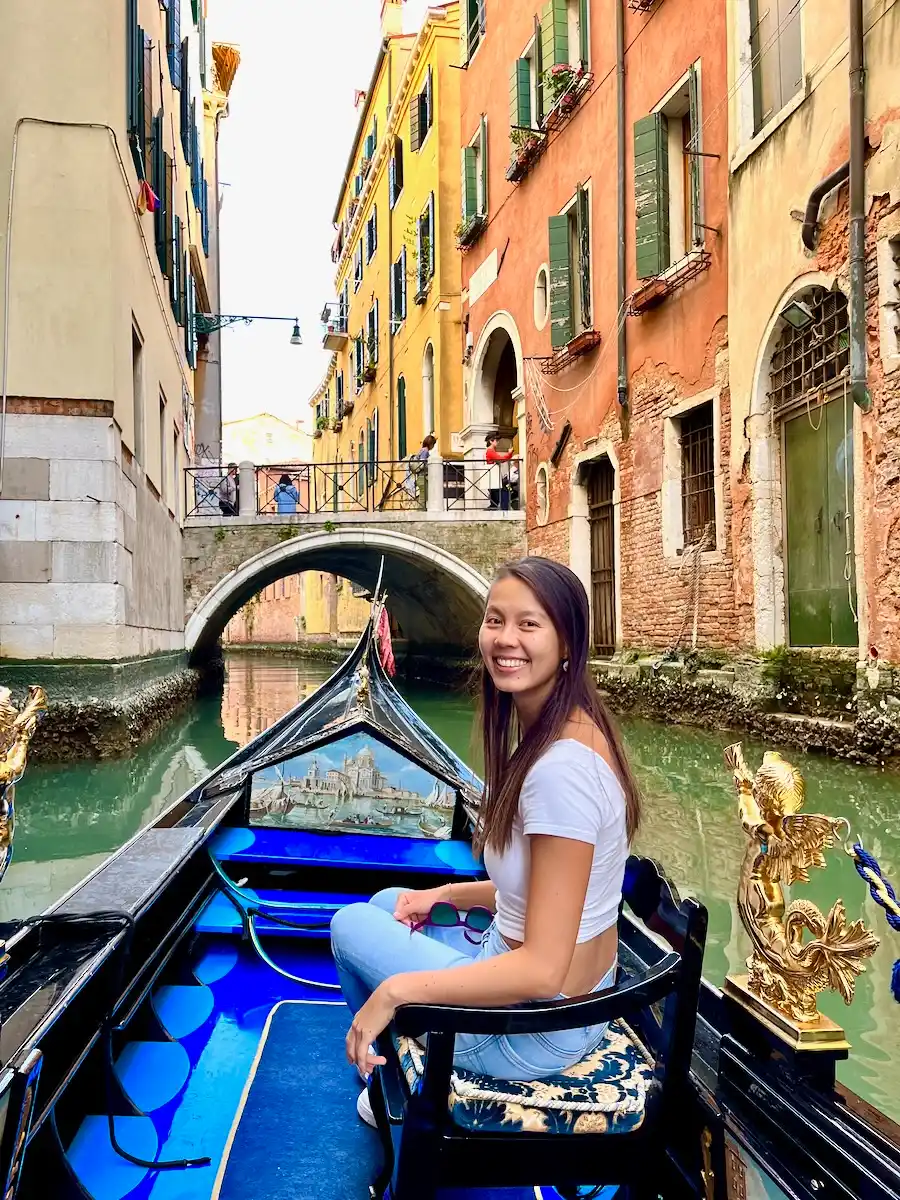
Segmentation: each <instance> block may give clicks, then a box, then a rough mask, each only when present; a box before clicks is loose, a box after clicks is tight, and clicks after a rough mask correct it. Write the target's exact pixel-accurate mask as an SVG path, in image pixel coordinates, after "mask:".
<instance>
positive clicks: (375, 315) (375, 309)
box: [372, 299, 378, 362]
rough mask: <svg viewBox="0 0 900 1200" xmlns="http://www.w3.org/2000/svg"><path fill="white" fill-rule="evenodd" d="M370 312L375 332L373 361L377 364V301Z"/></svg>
mask: <svg viewBox="0 0 900 1200" xmlns="http://www.w3.org/2000/svg"><path fill="white" fill-rule="evenodd" d="M372 312H373V313H374V320H373V329H374V332H375V361H376V362H378V300H377V299H376V301H375V305H374V307H373V309H372Z"/></svg>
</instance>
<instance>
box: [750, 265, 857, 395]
mask: <svg viewBox="0 0 900 1200" xmlns="http://www.w3.org/2000/svg"><path fill="white" fill-rule="evenodd" d="M802 303H803V304H804V305H805V307H806V308H807V309H808V310H809V314H810V316H811V320H810V321H809V322H808V324H806V325H805V326H804V327H803V328H802V329H797V328H796V327H795V326H794V325H790V324H788V325H786V327H785V330H784V332H783V333H782V335H781V337H780V338H779V340H778V345H777V346H776V347H775V350H774V353H773V354H772V364H771V368H770V371H769V399H770V400H771V402H772V409H773V411H774V412H775V413H776V414H779V413H783V412H786V411H787V410H789V409H792V408H796V407H799V406H800V405H801V404H803V403H806V402H807V400H808V399H809V398H810V397H811V396H812V395H814V394H815V393H817V392H818V391H819V390H820V389H821V390H824V391H826V392H827V391H830V390H832V389H833V388H834V387H835V386H836V385H837V383H838V382H839V381H840V378H841V375H842V373H843V371H844V370H846V369H847V367H849V365H850V328H849V315H848V310H847V297H846V296H845V295H844V293H843V292H841V291H834V292H826V291H825V289H824V288H814V289H813V291H812V292H810V293H808V294H807V295H806V296H804V297H803V300H802Z"/></svg>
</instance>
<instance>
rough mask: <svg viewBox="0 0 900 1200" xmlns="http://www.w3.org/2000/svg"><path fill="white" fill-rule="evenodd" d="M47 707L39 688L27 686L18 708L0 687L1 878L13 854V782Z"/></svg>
mask: <svg viewBox="0 0 900 1200" xmlns="http://www.w3.org/2000/svg"><path fill="white" fill-rule="evenodd" d="M46 710H47V696H46V694H45V692H44V689H43V688H41V687H31V688H29V689H28V698H27V699H26V701H25V703H24V704H23V705H22V709H21V711H19V710H18V709H17V708H16V706H15V705H14V704H13V702H12V699H11V698H10V691H9V688H5V687H4V688H0V880H2V879H3V876H4V875H5V874H6V868H7V867H8V866H9V862H10V859H11V857H12V842H13V836H14V834H15V827H16V812H15V804H14V796H15V790H16V782H17V781H18V780H19V779H21V777H22V772H23V771H24V770H25V760H26V758H27V757H28V745H29V742H30V741H31V739H32V737H33V736H34V731H35V730H36V729H37V727H38V722H39V721H40V719H41V717H42V716H43V715H44V713H45V712H46Z"/></svg>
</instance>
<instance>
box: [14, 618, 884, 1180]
mask: <svg viewBox="0 0 900 1200" xmlns="http://www.w3.org/2000/svg"><path fill="white" fill-rule="evenodd" d="M382 613H383V606H382V602H381V600H380V599H378V598H376V600H375V602H374V605H373V613H372V618H371V619H370V622H369V624H368V626H367V628H366V630H365V631H364V633H363V635H362V637H361V638H360V641H359V643H358V644H357V646H356V648H355V650H354V651H353V653H352V654H351V655H350V656H349V658H348V659H347V660H346V661H345V662H344V663H343V664H342V665H341V666H340V668H339V669H338V670H337V671H336V672H335V674H334V675H333V676H332V677H331V679H330V680H328V682H326V683H325V684H324V685H323V686H322V687H321V688H320V689H319V690H318V691H317V692H316V693H315V694H314V695H313V696H311V697H310V698H308V699H307V700H305V701H304V702H303V703H301V704H300V705H299V706H297V707H296V708H295V709H294V710H292V711H291V712H289V713H288V714H286V715H285V716H284V717H283V718H281V719H280V720H279V721H277V722H276V723H275V724H274V725H273V726H272V727H271V728H269V729H268V730H266V731H265V732H264V733H262V734H261V735H260V736H258V737H257V738H255V739H254V740H253V741H252V742H250V743H249V744H248V745H246V746H245V747H243V748H242V749H240V750H238V751H237V752H236V753H235V754H234V755H233V756H232V757H231V758H230V759H228V760H227V761H226V762H225V763H224V764H222V765H221V766H220V767H219V768H217V769H216V770H214V771H213V772H212V773H211V774H209V775H208V776H207V777H206V778H205V779H203V780H202V781H200V782H199V783H197V785H196V786H195V787H193V788H192V789H191V790H190V791H189V792H188V793H187V794H186V795H185V796H184V797H183V798H182V799H181V800H180V801H179V802H178V803H176V804H175V805H174V806H173V807H171V808H170V809H169V810H168V811H167V812H165V813H164V814H163V815H162V816H161V817H160V818H159V819H158V820H156V821H155V822H154V823H153V824H152V825H151V826H150V827H148V828H146V829H144V830H143V831H142V832H140V833H139V834H138V835H136V836H135V837H134V838H132V839H131V840H130V841H129V842H128V843H127V844H126V845H125V846H123V847H122V849H121V850H119V851H118V852H117V853H116V854H114V855H112V856H111V857H110V858H109V859H108V860H107V861H106V862H104V863H103V864H102V865H101V866H100V867H99V868H97V869H96V870H95V871H93V872H92V873H91V874H90V875H88V877H87V878H86V879H85V880H83V881H82V882H81V883H80V884H79V885H78V886H77V887H75V888H74V889H73V890H72V891H71V892H70V893H69V894H68V895H66V896H65V897H63V898H62V899H61V900H60V901H59V902H58V903H57V904H55V905H54V906H53V907H52V908H51V909H49V910H48V911H47V912H45V913H44V914H42V915H41V916H39V917H37V918H35V919H33V920H29V921H25V922H19V923H16V924H14V925H7V926H5V927H3V928H2V931H0V936H2V938H3V962H4V968H3V970H4V974H3V977H2V982H0V1062H2V1068H0V1101H2V1103H0V1183H2V1191H0V1196H2V1197H3V1200H15V1197H20V1198H21V1200H76V1198H79V1200H84V1198H86V1197H89V1198H91V1200H176V1198H182V1197H184V1198H186V1197H192V1198H197V1200H214V1198H216V1200H236V1198H237V1197H253V1198H254V1200H286V1198H287V1197H291V1198H293V1200H353V1198H354V1197H359V1198H360V1200H364V1198H365V1197H384V1196H388V1195H390V1196H391V1197H393V1200H431V1197H433V1196H438V1195H440V1196H441V1197H443V1200H463V1198H470V1200H501V1198H505V1200H540V1198H543V1200H551V1198H555V1200H558V1198H565V1200H573V1198H575V1197H587V1196H595V1197H600V1196H602V1197H603V1198H604V1200H612V1198H613V1197H614V1196H616V1195H619V1196H621V1197H622V1198H623V1200H624V1198H625V1197H626V1196H634V1197H640V1198H644V1197H651V1196H652V1197H655V1196H658V1195H659V1196H662V1197H665V1200H670V1198H672V1200H675V1198H676V1197H678V1198H680V1197H699V1198H701V1200H725V1198H726V1197H728V1198H734V1200H737V1198H738V1197H741V1198H743V1197H746V1198H753V1200H756V1198H761V1197H772V1198H777V1197H781V1196H785V1197H790V1198H792V1200H793V1198H796V1200H831V1198H832V1197H833V1198H835V1200H837V1198H838V1197H841V1198H844V1197H861V1198H865V1200H882V1198H884V1200H887V1198H889V1197H896V1196H898V1195H900V1130H898V1129H897V1128H896V1127H895V1126H894V1125H893V1124H892V1123H891V1122H890V1121H889V1120H888V1119H887V1118H886V1117H885V1116H884V1115H883V1114H880V1113H878V1112H877V1111H875V1110H874V1109H872V1108H871V1107H869V1106H868V1105H867V1104H865V1103H864V1102H863V1101H861V1100H860V1099H858V1098H857V1097H855V1096H853V1095H852V1094H850V1093H849V1092H847V1091H846V1090H845V1089H843V1088H842V1087H840V1086H838V1085H837V1083H836V1080H835V1063H836V1062H837V1061H838V1060H839V1059H840V1058H841V1057H843V1056H846V1054H847V1053H848V1050H847V1047H846V1044H845V1043H843V1042H842V1041H841V1038H840V1036H839V1032H840V1031H837V1033H835V1032H834V1030H833V1029H825V1028H824V1026H823V1027H821V1028H820V1027H819V1026H818V1025H817V1026H816V1028H817V1029H818V1036H813V1035H812V1034H810V1033H809V1022H807V1036H799V1037H794V1036H792V1034H791V1022H790V1021H789V1020H788V1019H787V1018H784V1019H782V1020H776V1019H774V1017H773V1010H772V1009H771V1007H770V1006H769V1007H767V1005H766V1004H765V1003H764V1002H763V1001H760V1000H759V998H757V999H756V1000H755V1001H754V999H753V997H752V996H750V995H749V992H748V989H747V986H746V985H740V984H738V985H736V986H733V987H731V988H730V989H729V990H721V989H719V988H717V987H715V986H713V985H712V984H710V983H709V982H707V981H703V980H702V979H701V969H702V954H703V945H704V940H705V924H706V922H705V911H704V910H703V907H702V905H700V904H698V903H697V902H695V901H692V900H689V899H686V900H683V899H681V898H680V897H679V896H678V895H677V893H676V892H675V889H674V888H673V887H672V885H671V884H670V883H669V882H668V881H667V879H666V877H665V874H664V871H663V869H662V867H660V866H659V865H658V864H657V863H655V862H653V861H651V860H649V859H646V858H638V857H632V858H631V859H630V860H629V862H628V868H627V872H626V885H625V903H624V905H623V910H622V914H621V918H620V965H619V979H618V981H617V984H616V987H615V988H614V989H611V990H610V991H609V992H606V993H601V994H600V995H599V997H594V998H593V999H592V1000H591V1001H590V1003H592V1004H594V1005H595V1006H596V1005H598V1004H599V1005H600V1006H601V1007H602V1011H603V1013H604V1014H607V1013H608V1014H610V1015H612V1016H613V1018H614V1019H613V1023H612V1024H611V1026H610V1034H609V1035H608V1045H607V1046H606V1047H605V1051H606V1057H605V1058H604V1059H603V1062H602V1064H600V1065H599V1066H598V1063H596V1062H594V1063H592V1064H588V1065H587V1066H586V1067H585V1069H584V1070H583V1071H581V1073H580V1074H579V1073H578V1072H577V1071H576V1072H575V1074H574V1076H570V1077H568V1078H567V1079H566V1080H564V1081H562V1082H561V1083H559V1084H558V1086H554V1087H550V1088H547V1087H537V1088H535V1087H533V1086H532V1087H531V1089H530V1090H529V1085H516V1084H504V1085H503V1088H505V1089H506V1090H505V1091H504V1090H503V1089H501V1090H500V1092H496V1089H494V1091H492V1090H491V1087H492V1085H491V1081H488V1080H479V1079H478V1078H477V1077H473V1078H462V1077H461V1075H460V1073H453V1072H452V1043H453V1035H454V1031H457V1030H460V1029H472V1028H474V1029H476V1031H477V1030H478V1029H481V1030H484V1031H488V1032H491V1031H501V1030H506V1031H508V1032H515V1031H520V1030H524V1029H544V1030H549V1029H553V1028H558V1027H560V1026H559V1022H560V1021H565V1020H568V1021H570V1023H571V1022H573V1021H574V1022H576V1023H577V1021H578V1020H579V1019H580V1018H579V1014H582V1015H583V1012H584V1007H583V1006H584V1003H585V1002H584V999H583V998H581V999H579V998H575V999H574V1000H571V1001H569V1000H567V1001H556V1002H552V1003H547V1004H535V1005H523V1006H518V1007H516V1008H513V1009H509V1010H483V1011H482V1010H473V1009H453V1008H445V1009H431V1008H426V1007H425V1006H407V1008H405V1009H401V1010H400V1011H399V1012H398V1014H397V1019H396V1022H395V1027H394V1028H393V1029H392V1030H391V1031H389V1032H388V1033H386V1034H385V1035H384V1037H383V1038H382V1039H381V1040H380V1047H379V1048H380V1049H381V1050H382V1051H383V1052H384V1053H385V1055H386V1057H387V1058H388V1064H387V1066H386V1067H384V1068H383V1069H380V1070H379V1071H377V1072H376V1074H375V1076H374V1077H373V1080H372V1083H371V1085H370V1086H371V1093H370V1094H371V1097H372V1105H373V1110H374V1112H375V1114H376V1117H377V1118H378V1130H377V1132H376V1131H374V1130H372V1129H370V1128H369V1127H368V1126H365V1125H363V1124H362V1123H361V1122H359V1121H358V1119H357V1117H356V1113H355V1101H356V1097H357V1095H358V1090H359V1087H360V1084H359V1082H358V1080H357V1079H356V1078H355V1076H354V1073H353V1072H352V1071H351V1070H350V1069H349V1068H348V1067H347V1064H346V1062H345V1060H344V1057H343V1040H344V1035H345V1032H346V1028H347V1025H348V1014H347V1010H346V1008H345V1006H344V1005H343V1003H342V1001H341V997H340V993H339V990H338V987H337V981H336V975H335V971H334V966H333V963H332V961H331V958H330V951H329V939H328V926H329V921H330V918H331V917H332V915H333V914H334V913H335V912H336V911H337V910H338V909H339V908H340V907H341V906H342V905H344V904H346V903H349V902H351V901H353V900H355V899H360V898H366V897H368V896H369V895H371V894H372V893H373V892H374V891H376V890H377V889H378V888H380V887H384V886H388V885H392V884H402V885H411V886H417V885H425V884H428V883H433V882H436V881H438V880H441V879H448V878H449V879H473V878H478V877H480V875H481V870H482V869H481V866H480V864H479V862H477V861H476V859H475V858H474V857H473V854H472V849H471V841H470V837H471V829H472V823H473V820H474V817H475V815H476V810H477V805H478V801H479V795H480V783H479V780H478V779H477V778H476V776H475V775H474V774H473V773H472V771H471V770H470V769H469V768H468V767H467V766H466V764H465V763H463V762H462V761H461V760H460V759H459V758H458V757H457V756H456V755H455V754H454V753H453V752H452V751H451V750H449V749H448V747H447V746H445V745H444V743H443V742H442V741H441V740H440V739H439V738H438V737H437V736H436V735H435V734H434V732H433V731H432V730H431V729H429V728H428V726H427V725H425V724H424V723H423V722H422V721H421V720H420V719H419V718H418V717H417V715H416V714H415V713H414V712H413V710H412V709H411V708H410V706H409V705H408V704H407V703H406V701H405V700H404V699H403V698H402V697H401V696H400V694H399V693H398V692H397V691H396V689H395V688H394V686H393V685H392V683H391V681H390V679H389V677H388V674H387V672H386V670H385V667H384V663H383V661H382V660H383V658H384V659H385V661H387V657H388V656H387V654H386V651H385V646H384V640H385V636H386V634H385V629H384V626H385V622H384V620H383V617H382ZM20 757H21V756H20ZM17 761H18V760H17ZM23 765H24V763H21V762H20V763H19V764H18V773H19V774H21V767H22V766H23ZM733 766H734V770H735V775H736V779H737V781H738V784H739V789H740V788H741V787H743V789H744V793H745V795H744V799H745V800H746V801H747V803H748V804H749V803H751V800H752V795H751V793H752V788H753V786H754V785H753V781H752V779H750V777H749V774H748V772H747V771H746V769H745V768H743V766H742V761H741V760H740V755H739V752H737V751H736V752H735V755H734V762H733ZM742 770H743V775H741V771H742ZM448 796H453V797H455V805H454V807H453V810H452V817H451V818H450V819H449V820H448V819H447V818H448V816H449V810H448V807H447V800H448ZM429 798H432V801H433V811H432V810H431V809H429ZM384 813H396V814H398V815H397V818H396V819H397V824H396V826H395V827H394V828H393V829H390V830H386V829H385V828H384V827H383V826H384ZM860 936H862V934H860ZM860 944H861V943H860ZM861 953H862V951H861ZM742 986H743V989H744V992H745V993H746V994H743V995H742V994H740V993H741V987H742ZM750 990H752V989H750ZM579 1005H581V1007H579ZM595 1015H596V1014H595ZM801 1024H802V1023H801ZM794 1028H795V1029H796V1025H795V1026H794ZM426 1034H427V1037H426V1036H425V1035H426ZM889 1069H895V1068H889ZM463 1074H464V1073H463ZM494 1082H496V1081H494ZM510 1089H512V1090H511V1091H510Z"/></svg>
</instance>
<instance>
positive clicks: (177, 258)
mask: <svg viewBox="0 0 900 1200" xmlns="http://www.w3.org/2000/svg"><path fill="white" fill-rule="evenodd" d="M180 270H181V218H180V217H174V218H173V220H172V274H171V275H170V276H169V299H170V300H171V301H172V312H173V313H174V315H175V321H176V323H177V324H179V325H180V324H181V323H182V322H181V279H180V278H179V272H180Z"/></svg>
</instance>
